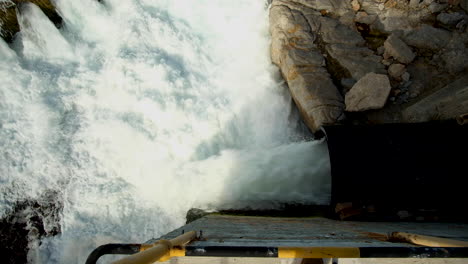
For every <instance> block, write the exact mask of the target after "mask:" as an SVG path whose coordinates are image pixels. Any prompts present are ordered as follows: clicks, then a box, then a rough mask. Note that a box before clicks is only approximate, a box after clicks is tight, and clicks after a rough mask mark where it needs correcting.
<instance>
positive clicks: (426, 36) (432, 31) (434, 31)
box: [403, 25, 451, 50]
mask: <svg viewBox="0 0 468 264" xmlns="http://www.w3.org/2000/svg"><path fill="white" fill-rule="evenodd" d="M450 39H451V34H450V32H449V31H446V30H443V29H439V28H434V27H431V26H429V25H422V26H421V27H419V28H417V29H415V30H412V31H410V32H409V33H407V34H406V35H405V36H404V37H403V40H404V41H405V42H406V43H407V44H408V45H410V46H413V47H416V48H419V49H428V50H439V49H441V48H443V47H444V46H445V45H446V44H447V41H448V40H450Z"/></svg>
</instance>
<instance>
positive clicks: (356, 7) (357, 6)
mask: <svg viewBox="0 0 468 264" xmlns="http://www.w3.org/2000/svg"><path fill="white" fill-rule="evenodd" d="M351 7H352V8H353V10H354V11H358V10H359V9H361V4H359V1H358V0H353V1H351Z"/></svg>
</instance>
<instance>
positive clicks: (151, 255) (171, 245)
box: [113, 231, 197, 264]
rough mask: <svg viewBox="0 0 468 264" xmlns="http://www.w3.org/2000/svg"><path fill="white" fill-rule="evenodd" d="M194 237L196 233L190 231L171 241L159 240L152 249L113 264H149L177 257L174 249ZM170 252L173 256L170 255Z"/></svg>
mask: <svg viewBox="0 0 468 264" xmlns="http://www.w3.org/2000/svg"><path fill="white" fill-rule="evenodd" d="M196 237H197V233H196V232H195V231H190V232H188V233H185V234H183V235H180V236H178V237H176V238H174V239H171V240H159V241H158V242H156V243H155V244H154V246H153V247H151V248H149V249H146V250H144V251H141V252H139V253H137V254H134V255H131V256H128V257H126V258H123V259H121V260H118V261H115V262H113V264H150V263H154V262H155V261H158V260H162V259H163V260H165V259H169V258H170V257H172V256H177V255H178V254H177V250H176V247H180V246H183V245H185V244H187V243H189V242H190V241H192V240H193V239H195V238H196ZM172 252H174V253H175V254H171V253H172Z"/></svg>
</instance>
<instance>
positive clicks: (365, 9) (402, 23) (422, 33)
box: [270, 0, 468, 131]
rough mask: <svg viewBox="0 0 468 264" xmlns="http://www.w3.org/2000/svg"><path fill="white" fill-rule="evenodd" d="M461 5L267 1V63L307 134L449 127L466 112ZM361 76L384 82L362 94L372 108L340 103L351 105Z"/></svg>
mask: <svg viewBox="0 0 468 264" xmlns="http://www.w3.org/2000/svg"><path fill="white" fill-rule="evenodd" d="M467 2H468V1H466V0H462V1H449V0H421V1H410V0H344V1H343V0H273V1H272V3H271V9H270V31H271V35H272V45H271V57H272V61H273V63H275V64H276V65H278V66H279V68H280V70H281V73H282V75H283V76H284V79H285V80H286V82H287V83H288V86H289V89H290V91H291V95H292V97H293V99H294V101H295V102H296V104H297V105H298V108H299V110H300V112H301V114H302V116H303V118H304V120H305V123H306V124H307V125H308V126H309V128H310V129H311V130H312V131H317V130H318V129H319V128H320V127H321V126H323V125H327V124H338V123H346V122H349V123H389V122H421V121H429V120H440V119H452V118H455V117H457V116H459V115H461V114H464V113H467V112H468V103H467V100H468V99H467V98H466V96H464V95H465V93H466V89H467V85H468V83H467V82H466V78H465V77H464V76H466V74H467V71H468V33H467V25H468V15H467V13H466V6H467ZM369 73H375V74H377V75H378V76H380V75H381V74H384V75H388V77H387V76H385V77H383V76H381V77H382V80H383V79H385V78H387V79H389V80H390V82H389V84H390V85H389V86H387V85H383V84H382V86H383V87H384V89H383V90H382V91H379V90H378V88H382V87H378V88H377V87H376V88H374V90H372V85H370V86H368V87H367V88H368V89H366V93H364V94H362V95H363V96H364V97H365V98H369V97H368V96H370V95H371V94H372V96H378V100H380V101H379V104H369V105H359V107H356V102H354V103H352V101H353V100H346V101H345V100H343V98H345V97H348V98H354V99H356V98H355V94H354V95H353V93H355V92H356V91H359V90H360V89H361V88H362V87H361V86H362V83H366V82H365V80H363V82H360V80H361V79H362V78H363V77H364V76H366V75H367V74H369ZM367 83H369V82H367ZM371 83H372V82H371ZM384 83H385V84H387V83H386V82H384ZM358 84H359V85H358ZM356 85H357V86H356ZM379 86H380V85H379ZM360 87H361V88H360ZM388 88H390V95H389V96H388V100H387V91H388ZM353 90H354V91H355V92H353V93H351V94H350V95H347V93H349V92H351V91H353ZM376 98H377V97H376ZM382 98H384V100H386V101H384V102H383V104H382V101H381V100H382ZM441 98H443V99H441ZM361 99H362V98H361ZM357 100H358V101H359V100H360V99H359V98H357ZM365 101H366V100H364V99H362V100H361V101H359V102H360V103H363V102H365ZM345 103H346V111H344V106H345ZM374 103H375V102H374ZM375 108H380V109H375ZM372 109H373V110H372ZM434 109H436V110H434ZM351 111H353V112H354V111H359V112H358V113H350V112H351ZM434 111H435V112H437V113H435V112H434Z"/></svg>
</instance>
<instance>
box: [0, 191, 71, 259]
mask: <svg viewBox="0 0 468 264" xmlns="http://www.w3.org/2000/svg"><path fill="white" fill-rule="evenodd" d="M62 209H63V204H62V202H61V199H60V197H59V195H58V194H57V193H56V192H47V193H46V194H44V195H43V196H42V197H40V198H39V199H37V200H34V201H32V200H25V201H21V202H17V203H16V204H15V206H14V207H13V210H12V211H11V212H10V213H9V214H8V215H7V216H5V217H4V218H2V219H0V256H1V263H27V254H28V251H29V249H30V247H31V246H32V245H39V244H40V239H41V238H44V237H49V236H55V235H57V234H59V233H60V232H61V227H60V214H61V211H62Z"/></svg>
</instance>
